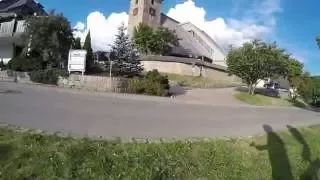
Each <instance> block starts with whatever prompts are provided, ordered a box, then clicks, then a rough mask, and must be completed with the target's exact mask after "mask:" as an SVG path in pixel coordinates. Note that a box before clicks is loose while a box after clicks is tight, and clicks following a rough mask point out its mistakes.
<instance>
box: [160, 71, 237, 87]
mask: <svg viewBox="0 0 320 180" xmlns="http://www.w3.org/2000/svg"><path fill="white" fill-rule="evenodd" d="M163 74H164V75H167V76H168V79H169V80H170V81H172V82H174V83H177V84H179V85H180V86H185V87H192V88H227V87H237V86H239V85H242V83H241V82H231V81H224V80H213V79H209V78H205V77H201V76H187V75H179V74H170V73H163Z"/></svg>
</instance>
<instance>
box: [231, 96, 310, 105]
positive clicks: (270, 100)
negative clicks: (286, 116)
mask: <svg viewBox="0 0 320 180" xmlns="http://www.w3.org/2000/svg"><path fill="white" fill-rule="evenodd" d="M234 97H235V98H236V99H238V100H240V101H242V102H244V103H247V104H250V105H256V106H282V107H298V108H305V107H306V105H305V104H304V103H303V102H301V101H299V100H289V99H282V98H277V97H268V96H264V95H260V94H255V95H254V96H252V95H250V94H248V93H245V92H240V93H236V94H234Z"/></svg>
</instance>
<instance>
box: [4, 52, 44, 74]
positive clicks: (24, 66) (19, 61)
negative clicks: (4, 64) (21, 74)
mask: <svg viewBox="0 0 320 180" xmlns="http://www.w3.org/2000/svg"><path fill="white" fill-rule="evenodd" d="M8 67H9V69H12V70H15V71H35V70H39V69H44V68H45V64H43V63H42V61H40V60H39V59H37V58H26V57H22V56H18V57H15V58H13V59H12V60H10V61H9V62H8Z"/></svg>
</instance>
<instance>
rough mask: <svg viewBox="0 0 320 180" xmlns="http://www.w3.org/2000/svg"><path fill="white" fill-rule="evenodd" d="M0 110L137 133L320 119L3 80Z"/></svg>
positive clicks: (21, 117)
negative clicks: (5, 81) (78, 90)
mask: <svg viewBox="0 0 320 180" xmlns="http://www.w3.org/2000/svg"><path fill="white" fill-rule="evenodd" d="M212 100H214V99H212ZM219 101H223V99H219ZM0 115H1V119H0V121H1V122H6V123H9V124H13V125H19V126H23V127H26V128H39V129H44V130H48V131H63V132H67V133H75V134H79V135H89V136H117V137H137V138H145V137H167V138H172V137H175V138H179V137H221V136H248V135H254V134H256V133H262V132H263V129H262V125H263V124H269V125H271V126H272V127H273V128H275V129H283V128H285V126H286V125H287V124H289V125H298V126H300V125H310V124H317V123H319V124H320V116H319V114H317V113H315V112H310V111H306V110H299V109H289V108H257V107H250V106H237V105H228V104H227V103H223V102H222V105H219V104H217V103H213V104H211V105H209V104H208V103H199V102H198V101H195V100H193V101H189V100H185V101H184V100H182V99H180V100H179V98H177V99H170V98H158V97H147V96H134V95H123V94H113V93H104V94H100V93H90V92H77V91H74V90H67V89H58V88H50V87H38V86H30V85H23V84H14V83H4V82H0Z"/></svg>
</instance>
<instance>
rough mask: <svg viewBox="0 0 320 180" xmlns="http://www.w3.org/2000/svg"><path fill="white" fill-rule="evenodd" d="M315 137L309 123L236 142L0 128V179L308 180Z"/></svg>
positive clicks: (317, 153) (319, 144)
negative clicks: (108, 138)
mask: <svg viewBox="0 0 320 180" xmlns="http://www.w3.org/2000/svg"><path fill="white" fill-rule="evenodd" d="M319 136H320V128H319V127H314V128H304V129H299V130H297V129H291V130H290V131H286V132H282V133H275V132H272V133H268V135H267V136H262V137H256V138H253V139H242V140H239V139H231V140H210V141H209V140H207V141H193V142H189V141H177V142H158V143H124V142H120V141H103V140H99V141H98V140H90V139H86V138H85V139H74V138H71V137H68V138H62V137H58V136H54V135H40V134H33V133H30V132H17V131H16V130H12V128H4V127H2V128H0V179H165V180H167V179H219V180H223V179H226V180H232V179H235V180H238V179H243V180H247V179H250V180H255V179H257V180H263V179H271V178H272V177H273V179H290V178H291V176H293V177H294V178H295V179H299V178H300V176H302V175H303V177H304V179H310V178H307V177H308V176H309V177H310V175H313V174H314V173H315V170H317V169H316V167H318V165H319V164H318V163H319V162H318V160H319V158H320V139H319V138H318V137H319ZM279 177H281V178H279Z"/></svg>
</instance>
